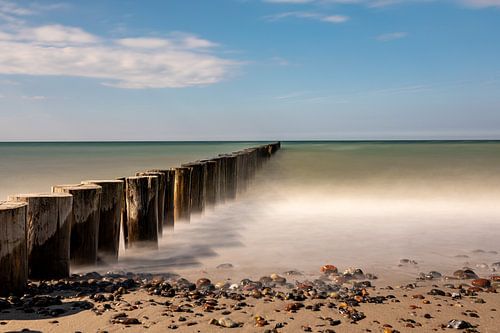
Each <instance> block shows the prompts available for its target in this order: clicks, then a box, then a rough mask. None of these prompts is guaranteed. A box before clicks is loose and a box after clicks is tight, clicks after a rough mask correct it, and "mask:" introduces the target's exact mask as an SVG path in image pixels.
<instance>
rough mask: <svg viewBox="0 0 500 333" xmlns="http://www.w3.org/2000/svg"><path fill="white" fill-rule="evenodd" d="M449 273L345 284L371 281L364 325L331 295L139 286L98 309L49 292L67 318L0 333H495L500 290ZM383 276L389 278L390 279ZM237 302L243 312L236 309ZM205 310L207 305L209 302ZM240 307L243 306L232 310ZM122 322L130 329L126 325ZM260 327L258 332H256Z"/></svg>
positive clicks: (217, 273) (17, 321)
mask: <svg viewBox="0 0 500 333" xmlns="http://www.w3.org/2000/svg"><path fill="white" fill-rule="evenodd" d="M409 266H411V264H410V265H409ZM404 268H405V267H403V269H404ZM408 269H410V267H408ZM291 273H292V274H289V275H287V274H286V273H285V272H282V273H280V274H279V277H278V279H279V278H280V277H285V278H286V280H287V282H291V283H293V284H294V285H295V286H297V285H296V282H297V281H301V282H304V281H314V279H316V278H321V279H323V280H324V281H327V282H331V281H332V280H334V279H335V275H336V274H333V275H330V276H326V275H325V274H323V273H321V272H319V271H318V272H308V273H305V272H302V273H300V275H299V272H291ZM447 273H449V274H448V276H446V275H443V277H440V278H436V279H433V280H426V279H423V280H421V279H418V278H417V276H415V278H414V279H408V278H403V277H401V276H399V275H396V276H392V277H391V276H389V277H386V278H383V277H381V276H380V274H377V275H378V276H379V278H377V279H372V280H368V279H366V276H365V277H363V278H362V279H352V280H349V281H346V282H345V283H344V284H343V286H344V287H348V288H352V286H353V284H354V283H362V282H363V281H369V282H370V284H371V285H372V286H371V287H365V288H362V287H359V286H358V287H357V288H356V290H358V291H362V290H363V289H364V290H365V291H363V294H364V295H366V293H367V295H366V296H365V299H364V300H361V299H360V300H361V302H360V303H359V305H358V306H353V308H354V309H355V310H356V311H357V312H358V313H360V312H361V313H363V314H364V318H362V319H360V320H358V321H353V320H350V319H349V318H347V317H345V316H343V315H342V314H341V313H340V311H339V309H340V308H342V306H343V304H342V303H343V301H342V300H341V299H337V298H336V297H338V296H336V294H330V293H329V294H328V297H326V298H324V299H321V298H318V297H316V298H314V297H307V298H306V299H305V300H303V301H294V300H283V299H279V297H274V296H263V297H259V298H255V297H254V296H260V295H259V293H257V294H252V291H251V290H247V291H241V290H240V291H239V292H237V293H236V294H237V295H245V297H244V299H240V300H234V299H228V298H225V297H220V298H216V297H210V296H207V297H201V298H199V297H196V296H193V295H191V298H187V297H186V295H188V293H187V292H186V293H182V292H178V293H177V294H176V295H175V297H163V296H155V295H151V293H150V292H148V290H147V287H148V285H142V286H141V287H138V288H130V289H129V290H128V291H127V292H126V293H124V294H123V295H121V296H118V297H116V298H115V300H113V301H97V300H98V299H99V298H98V297H97V298H96V297H94V300H92V299H90V298H89V295H81V296H78V295H77V296H75V294H76V293H74V292H71V290H69V291H65V292H54V293H53V295H55V294H60V295H66V296H67V297H65V298H63V305H52V306H48V307H47V308H48V309H49V310H50V309H57V308H63V309H65V310H66V311H67V312H65V313H62V314H60V315H58V316H56V317H52V316H50V315H49V316H47V315H40V314H37V313H25V312H24V311H22V310H19V309H15V307H13V308H11V309H7V310H3V311H2V312H1V313H0V323H1V326H0V331H1V332H15V331H21V330H23V329H29V330H31V331H34V332H105V331H107V332H143V331H144V332H170V331H171V332H266V330H267V332H304V331H305V332H307V331H310V332H398V331H399V332H436V331H469V332H491V333H493V332H500V314H499V311H500V295H499V294H498V293H496V289H497V288H500V285H499V282H498V281H495V279H498V278H494V277H493V276H494V273H490V275H489V276H485V274H482V276H483V277H488V278H489V279H490V283H491V284H492V287H490V288H489V289H487V288H483V290H481V291H479V290H478V291H477V292H475V293H470V290H472V289H470V288H471V286H472V281H473V280H471V279H468V280H459V279H456V278H455V277H453V276H452V274H453V273H452V272H447ZM387 274H388V275H392V274H391V272H387ZM241 275H242V274H241V272H238V271H237V270H235V269H234V268H226V269H213V270H210V271H199V270H191V271H185V272H184V276H187V277H188V278H190V280H191V281H193V282H195V281H196V277H198V278H199V277H203V278H208V279H210V280H211V281H212V282H213V283H214V284H215V283H216V282H217V281H224V280H225V277H226V279H227V277H233V278H232V279H231V280H230V281H229V280H228V281H227V282H228V283H229V284H231V283H238V282H239V280H238V279H235V278H234V277H236V276H237V277H238V278H239V277H240V276H241ZM268 276H269V275H268ZM340 276H342V274H340ZM171 277H172V281H175V280H176V279H177V278H178V277H177V276H174V275H172V276H171ZM251 277H252V280H253V281H255V280H258V274H255V276H251ZM274 278H276V276H274ZM85 279H86V277H85ZM158 279H159V277H151V278H150V280H151V281H155V280H158ZM268 280H269V278H268ZM389 281H390V286H389V284H388V282H389ZM172 283H174V282H172ZM306 284H307V282H306ZM313 285H314V284H313ZM459 287H461V288H462V289H461V290H460V289H459ZM115 289H116V288H115ZM153 289H154V288H153ZM433 289H438V290H441V291H443V292H444V293H445V295H442V296H439V295H429V292H430V291H431V290H433ZM260 290H262V289H260ZM271 290H273V292H275V293H277V292H280V291H283V292H285V293H286V292H287V291H289V289H288V288H287V287H286V285H285V286H283V285H277V286H275V287H274V288H271ZM468 290H469V291H468ZM453 293H461V298H455V297H452V294H453ZM99 294H100V295H102V297H103V299H104V297H105V296H109V295H111V293H106V292H103V293H99ZM251 295H254V296H251ZM337 295H338V293H337ZM375 296H385V297H384V298H383V302H382V303H381V304H372V303H368V301H367V299H368V298H372V299H373V297H375ZM197 299H198V301H197ZM213 299H215V300H216V301H217V304H215V303H213V306H207V305H204V304H205V303H207V302H206V301H207V300H213ZM349 299H352V297H351V298H349ZM358 299H359V298H358ZM201 300H203V301H201ZM74 301H85V302H89V303H92V304H93V305H94V308H93V309H79V308H75V306H74V304H72V303H71V302H74ZM242 302H244V303H245V304H241V303H242ZM208 303H209V304H212V303H210V301H208ZM293 303H300V304H302V305H303V307H301V308H300V309H298V310H296V311H287V310H288V309H289V308H290V304H293ZM186 304H189V306H186ZM237 304H240V306H236V305H237ZM72 305H73V307H72ZM235 306H236V307H235ZM287 307H288V308H287ZM33 309H35V311H37V310H38V309H40V308H37V307H33ZM186 310H187V311H186ZM120 313H121V314H122V315H121V316H120V315H119V314H120ZM123 314H125V315H126V316H125V315H123ZM117 316H118V317H117ZM116 317H117V318H118V319H117V318H116ZM256 317H257V319H256ZM126 318H128V323H130V324H127V319H126ZM132 318H133V319H132ZM221 318H229V319H231V320H232V321H233V322H235V323H237V324H239V327H235V328H226V327H221V326H219V325H217V324H215V322H217V321H219V320H220V319H221ZM135 319H136V320H135ZM452 319H457V320H462V321H466V322H468V323H470V324H471V326H472V328H470V329H469V330H458V329H452V328H444V327H445V326H446V325H447V324H448V322H449V321H450V320H452ZM133 321H135V322H137V323H133ZM258 321H259V322H260V324H261V325H262V326H256V324H257V322H258ZM339 321H340V322H339ZM211 322H212V323H211ZM273 329H275V330H273Z"/></svg>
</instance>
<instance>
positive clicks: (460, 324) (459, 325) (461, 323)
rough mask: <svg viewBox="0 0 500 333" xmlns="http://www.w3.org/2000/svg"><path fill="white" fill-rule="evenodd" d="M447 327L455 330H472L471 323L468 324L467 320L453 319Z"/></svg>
mask: <svg viewBox="0 0 500 333" xmlns="http://www.w3.org/2000/svg"><path fill="white" fill-rule="evenodd" d="M446 327H447V328H455V329H464V328H471V327H472V325H471V324H470V323H469V322H466V321H465V320H458V319H452V320H450V321H449V322H448V324H447V325H446Z"/></svg>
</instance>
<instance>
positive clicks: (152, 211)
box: [125, 176, 159, 248]
mask: <svg viewBox="0 0 500 333" xmlns="http://www.w3.org/2000/svg"><path fill="white" fill-rule="evenodd" d="M158 182H159V178H158V177H157V176H136V177H127V178H126V189H125V192H126V200H127V235H126V236H125V239H126V240H127V247H128V248H132V247H149V248H158Z"/></svg>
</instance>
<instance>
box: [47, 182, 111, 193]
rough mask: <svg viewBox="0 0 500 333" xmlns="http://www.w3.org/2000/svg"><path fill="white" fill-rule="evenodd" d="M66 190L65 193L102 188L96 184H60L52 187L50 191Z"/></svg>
mask: <svg viewBox="0 0 500 333" xmlns="http://www.w3.org/2000/svg"><path fill="white" fill-rule="evenodd" d="M56 189H58V190H67V191H88V190H101V189H102V187H100V186H99V185H96V184H61V185H54V186H52V191H53V192H54V191H55V190H56Z"/></svg>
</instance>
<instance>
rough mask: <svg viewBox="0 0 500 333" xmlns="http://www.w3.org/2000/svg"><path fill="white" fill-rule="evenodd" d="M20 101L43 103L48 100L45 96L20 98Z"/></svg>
mask: <svg viewBox="0 0 500 333" xmlns="http://www.w3.org/2000/svg"><path fill="white" fill-rule="evenodd" d="M21 98H22V99H25V100H28V101H45V100H47V99H49V98H48V97H47V96H41V95H38V96H21Z"/></svg>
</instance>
